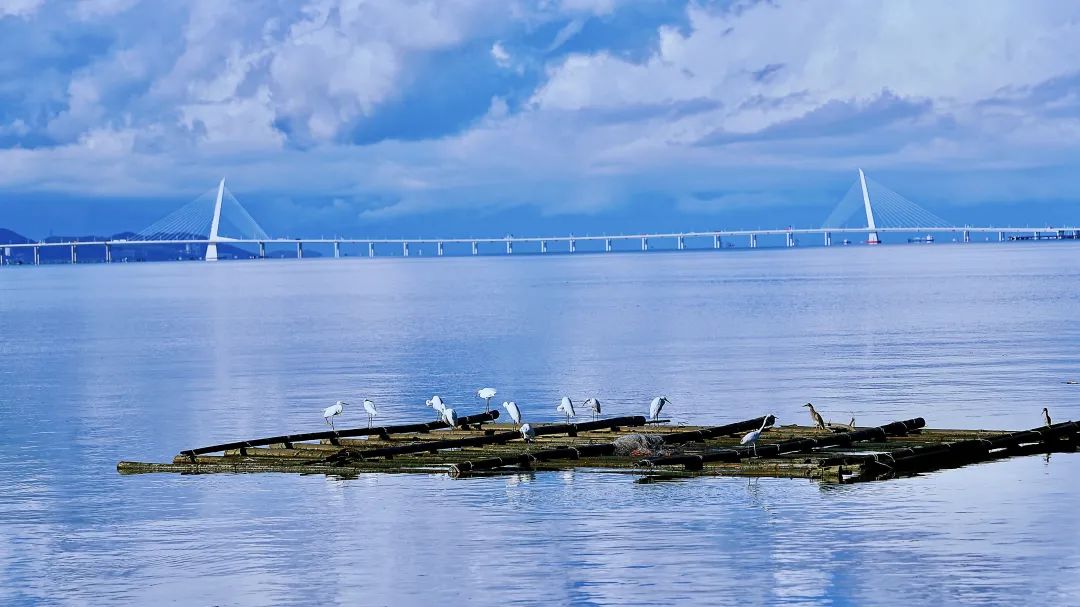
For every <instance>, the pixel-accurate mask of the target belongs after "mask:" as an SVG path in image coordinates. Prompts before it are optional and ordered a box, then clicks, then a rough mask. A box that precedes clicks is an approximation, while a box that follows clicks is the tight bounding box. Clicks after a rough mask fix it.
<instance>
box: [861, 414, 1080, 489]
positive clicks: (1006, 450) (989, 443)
mask: <svg viewBox="0 0 1080 607" xmlns="http://www.w3.org/2000/svg"><path fill="white" fill-rule="evenodd" d="M1078 434H1080V424H1077V423H1076V422H1073V421H1068V422H1062V423H1058V424H1054V425H1052V426H1049V427H1042V428H1033V429H1031V430H1022V431H1020V432H1010V433H1007V434H1002V435H998V436H994V437H990V438H977V439H968V440H962V441H957V442H951V443H941V444H938V445H925V446H917V447H908V448H905V449H897V450H894V451H889V452H887V453H880V454H876V455H874V456H872V457H871V458H869V459H868V460H867V461H865V462H864V463H863V464H862V467H861V470H860V472H859V474H858V475H857V477H858V478H857V479H856V480H875V479H879V478H890V477H892V476H895V475H896V474H897V473H915V472H925V471H929V470H936V469H939V468H948V467H956V466H963V465H966V464H971V463H975V462H978V461H983V460H988V459H994V458H996V457H1000V456H1005V457H1008V456H1011V455H1012V454H1020V453H1027V452H1030V451H1031V449H1027V448H1025V447H1028V446H1034V447H1036V448H1037V449H1043V450H1045V449H1046V448H1047V447H1056V446H1059V445H1055V444H1054V443H1057V442H1059V441H1060V442H1063V443H1064V444H1063V445H1060V446H1061V447H1063V448H1068V446H1069V445H1070V444H1075V437H1076V436H1077V435H1078ZM1063 439H1064V440H1063Z"/></svg>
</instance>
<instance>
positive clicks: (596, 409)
mask: <svg viewBox="0 0 1080 607" xmlns="http://www.w3.org/2000/svg"><path fill="white" fill-rule="evenodd" d="M585 404H586V405H588V407H589V409H590V410H591V411H592V418H593V419H594V420H595V419H597V418H598V417H600V401H598V400H596V399H595V398H591V397H590V398H589V399H587V400H586V401H585Z"/></svg>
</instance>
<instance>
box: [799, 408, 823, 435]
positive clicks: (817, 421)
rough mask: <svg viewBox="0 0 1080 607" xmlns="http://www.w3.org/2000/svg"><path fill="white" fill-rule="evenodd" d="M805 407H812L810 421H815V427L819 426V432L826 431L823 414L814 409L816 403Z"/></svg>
mask: <svg viewBox="0 0 1080 607" xmlns="http://www.w3.org/2000/svg"><path fill="white" fill-rule="evenodd" d="M803 406H804V407H810V419H812V420H814V425H815V426H817V427H818V429H819V430H824V429H825V420H824V419H821V414H820V413H818V412H817V409H814V403H806V404H805V405H803Z"/></svg>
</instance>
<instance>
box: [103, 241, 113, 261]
mask: <svg viewBox="0 0 1080 607" xmlns="http://www.w3.org/2000/svg"><path fill="white" fill-rule="evenodd" d="M105 263H112V245H111V244H109V243H105Z"/></svg>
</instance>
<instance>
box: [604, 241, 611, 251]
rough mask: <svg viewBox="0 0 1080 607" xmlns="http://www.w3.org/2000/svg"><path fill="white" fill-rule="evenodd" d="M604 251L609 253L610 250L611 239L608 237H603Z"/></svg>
mask: <svg viewBox="0 0 1080 607" xmlns="http://www.w3.org/2000/svg"><path fill="white" fill-rule="evenodd" d="M604 252H605V253H610V252H611V239H610V238H605V239H604Z"/></svg>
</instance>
